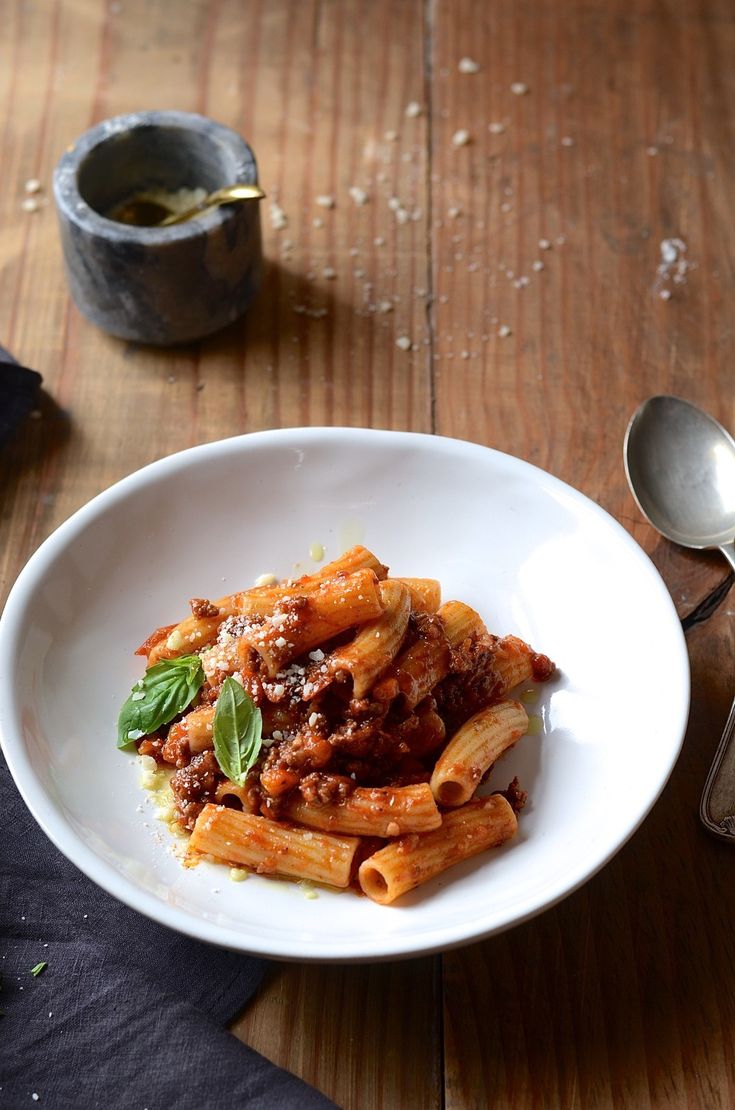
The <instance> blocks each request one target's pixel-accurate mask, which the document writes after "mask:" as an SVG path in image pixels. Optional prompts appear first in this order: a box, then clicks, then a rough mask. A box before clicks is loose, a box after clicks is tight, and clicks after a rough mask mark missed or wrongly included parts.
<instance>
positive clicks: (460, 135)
mask: <svg viewBox="0 0 735 1110" xmlns="http://www.w3.org/2000/svg"><path fill="white" fill-rule="evenodd" d="M469 141H470V133H469V131H467V130H466V129H465V128H464V127H461V128H460V129H459V131H455V132H454V134H453V135H452V146H467V144H468V143H469Z"/></svg>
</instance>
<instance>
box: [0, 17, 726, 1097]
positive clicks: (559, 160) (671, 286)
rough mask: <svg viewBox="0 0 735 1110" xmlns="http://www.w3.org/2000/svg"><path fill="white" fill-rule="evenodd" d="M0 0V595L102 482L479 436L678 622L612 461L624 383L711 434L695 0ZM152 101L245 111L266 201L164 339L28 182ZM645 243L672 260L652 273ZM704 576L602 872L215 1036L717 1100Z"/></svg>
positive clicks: (370, 1079) (342, 972) (584, 1086)
mask: <svg viewBox="0 0 735 1110" xmlns="http://www.w3.org/2000/svg"><path fill="white" fill-rule="evenodd" d="M0 17H1V20H2V27H3V32H2V35H1V36H0V120H1V121H2V122H1V123H0V164H1V165H2V170H3V173H2V189H1V191H0V340H2V342H3V343H5V344H6V345H7V346H9V347H10V348H11V349H12V350H13V351H14V352H15V354H16V355H17V356H18V357H19V359H21V361H23V362H24V363H26V364H27V365H30V366H34V367H36V368H38V369H39V370H40V371H41V372H42V373H43V375H44V381H45V391H46V392H45V395H44V397H43V400H42V403H41V406H40V409H39V413H37V414H36V416H37V418H36V419H34V420H31V421H30V422H29V423H28V425H27V426H26V427H25V428H24V429H23V431H22V432H21V433H20V434H19V435H18V436H17V437H16V439H15V441H14V442H13V443H12V445H10V446H9V447H7V448H6V449H5V450H4V451H3V452H2V454H1V455H0V463H1V465H2V479H1V481H2V485H1V487H0V488H1V489H2V493H3V506H2V522H1V525H0V527H1V529H2V548H1V550H2V586H3V589H4V590H5V591H7V589H8V588H9V587H10V585H11V583H12V581H13V580H14V578H15V576H16V574H17V572H18V571H19V570H20V568H21V566H22V565H23V563H24V562H25V560H26V559H27V558H28V556H29V555H30V554H31V553H32V551H33V550H34V549H35V548H36V547H37V546H38V544H39V543H40V542H41V541H42V540H43V539H44V538H45V536H47V535H48V534H49V532H51V531H52V529H53V528H55V527H56V526H57V525H58V524H59V523H61V521H63V520H64V519H65V518H66V517H68V516H69V514H70V513H72V512H73V511H74V510H75V509H77V508H78V507H79V506H80V505H82V504H83V503H84V502H86V501H87V500H88V499H89V498H91V497H92V496H93V495H94V494H96V493H97V492H98V491H99V490H101V489H103V488H105V487H106V486H108V485H109V484H110V483H112V482H114V481H116V480H117V479H118V478H121V477H122V476H123V475H125V474H128V473H129V472H131V471H132V470H135V469H136V468H138V467H140V466H142V465H143V464H145V463H148V462H149V461H151V460H152V459H155V458H158V457H160V456H162V455H166V454H168V453H170V452H173V451H177V450H179V449H180V448H184V447H188V446H190V445H191V444H196V443H202V442H205V441H208V440H213V439H217V438H220V437H223V436H228V435H232V434H234V433H239V432H247V431H253V430H256V429H260V428H272V427H279V426H287V425H300V424H348V425H356V426H375V427H387V428H402V429H413V430H417V431H425V432H427V431H434V432H437V433H440V434H443V435H452V436H457V437H459V438H463V439H470V440H474V441H476V442H478V443H483V444H489V445H492V446H493V447H496V448H499V449H501V450H503V451H508V452H510V453H512V454H514V455H517V456H519V457H521V458H524V459H528V460H530V461H532V462H534V463H537V464H538V465H540V466H542V467H544V468H546V469H548V470H550V471H551V472H552V473H554V474H556V475H557V476H558V477H560V478H562V479H564V480H566V481H568V482H570V483H572V484H573V485H575V486H576V487H578V488H579V489H581V490H582V491H583V492H584V493H586V494H587V495H589V496H590V497H591V498H593V499H594V500H596V501H598V502H599V503H600V504H602V505H603V506H604V507H605V508H606V509H607V510H608V511H609V512H611V513H612V514H613V515H614V516H616V517H617V518H618V519H619V520H620V521H622V523H623V524H624V525H625V526H626V527H627V528H628V529H629V530H630V532H631V533H632V534H633V535H634V536H635V538H636V539H637V540H638V541H639V542H640V543H641V544H642V545H643V547H644V548H645V549H646V550H647V551H648V552H649V553H650V554H651V556H652V557H653V559H654V561H655V562H656V564H657V566H658V567H659V569H660V571H661V573H662V575H663V577H664V579H665V581H666V582H667V584H668V586H669V588H670V590H671V592H672V594H673V597H674V599H675V602H676V604H677V606H678V608H679V610H680V612H681V614H682V615H684V614H687V613H690V612H692V611H693V610H695V609H696V608H697V606H698V605H700V603H702V602H703V601H704V600H705V599H707V598H708V597H710V595H711V594H712V592H713V591H714V590H716V589H717V587H718V586H720V585H721V584H722V583H723V582H727V584H729V581H727V570H726V567H725V565H724V562H723V560H721V559H720V558H719V557H716V556H711V557H708V556H693V555H692V556H690V555H687V554H686V553H684V552H683V551H680V550H674V549H673V547H671V546H670V545H669V544H667V543H665V542H664V541H662V540H660V539H658V537H657V536H656V535H655V534H654V533H653V531H652V529H650V528H649V527H648V526H647V525H646V524H644V523H643V521H642V520H641V517H640V514H639V512H638V511H637V509H636V507H635V505H634V503H633V501H632V499H631V497H630V495H629V493H628V491H627V487H626V483H625V478H624V474H623V468H622V459H621V441H622V436H623V432H624V430H625V425H626V421H627V419H628V417H629V415H630V413H631V412H632V411H633V410H634V408H635V407H636V406H637V405H638V404H639V403H640V402H641V401H642V400H643V399H644V398H646V397H647V396H649V395H651V394H655V393H662V392H666V393H675V394H679V395H681V396H684V397H687V398H689V399H691V400H692V401H694V402H696V403H698V404H700V405H702V406H703V407H705V408H707V409H708V410H710V411H711V412H712V413H713V414H714V415H715V416H717V417H718V418H719V419H720V420H721V421H722V422H723V423H725V424H726V425H728V426H729V427H730V428H733V427H735V396H734V393H733V371H732V364H733V363H732V358H733V352H732V343H733V320H734V317H733V311H732V299H733V287H734V284H735V275H734V273H733V259H734V258H735V231H734V228H735V221H734V220H733V208H732V182H733V174H734V173H735V141H734V139H733V129H734V128H735V112H734V110H733V109H734V107H735V67H734V66H733V64H732V60H733V57H735V9H733V6H732V4H731V3H729V2H728V0H668V2H666V0H607V2H605V0H587V2H584V3H583V2H581V0H568V2H561V0H558V2H557V3H554V0H536V2H533V0H487V2H484V3H483V2H482V0H474V2H473V0H452V2H450V0H437V2H431V0H429V2H426V3H425V2H423V0H399V2H395V0H394V2H390V0H371V2H369V3H368V2H367V0H342V2H337V0H331V2H327V0H323V2H321V3H320V2H317V0H290V2H289V0H250V2H243V0H211V2H207V0H189V2H184V0H179V2H177V0H121V2H107V3H104V2H102V0H48V2H42V0H39V2H37V3H33V4H28V3H24V2H21V0H2V3H0ZM465 57H469V58H471V59H473V60H474V61H476V62H477V63H478V64H479V71H478V72H473V73H470V72H462V71H461V67H460V66H459V62H460V59H462V58H465ZM464 68H472V67H464ZM518 83H521V84H520V85H519V84H518ZM514 88H515V91H514ZM412 102H415V104H416V105H417V106H418V108H417V109H409V108H408V105H409V104H411V103H412ZM154 107H161V108H163V107H176V108H180V109H187V110H196V111H200V112H204V113H206V114H208V115H211V116H213V117H215V118H217V119H219V120H221V121H222V122H224V123H226V124H229V125H231V126H233V127H234V128H236V129H237V130H238V131H240V132H241V133H242V134H243V135H244V136H246V137H247V138H248V139H249V141H250V142H251V143H252V144H253V146H254V148H255V150H256V152H257V155H258V160H259V164H260V172H261V181H262V183H263V184H264V186H265V188H266V190H267V191H268V193H269V196H270V198H272V199H274V200H277V201H278V203H279V204H280V205H281V207H282V208H283V210H284V212H285V213H286V215H287V219H288V226H287V227H285V228H282V229H281V230H276V229H274V228H272V227H271V226H270V223H269V220H268V219H267V218H266V220H265V225H266V230H265V242H266V250H267V255H268V258H269V260H270V266H269V270H268V276H267V280H266V284H265V289H264V291H263V294H262V296H261V298H260V300H259V302H258V304H257V306H256V307H254V308H253V310H252V311H251V312H250V314H249V315H248V316H247V318H246V319H245V320H243V321H242V322H241V323H238V324H236V325H235V326H233V327H231V328H230V329H229V330H227V331H226V332H224V333H222V334H220V335H217V336H215V337H214V338H213V339H210V340H208V341H206V342H203V343H201V344H200V345H198V346H193V347H188V348H185V349H180V350H170V351H158V350H153V349H144V348H139V347H136V346H134V345H133V344H125V343H121V342H118V341H116V340H114V339H111V338H109V337H107V336H105V335H103V334H101V333H99V332H98V331H96V330H95V329H94V328H93V327H92V326H91V325H90V324H88V323H87V322H86V321H85V320H84V319H82V318H81V317H80V316H79V314H78V313H77V311H76V309H75V308H74V307H73V306H72V305H71V304H70V302H69V298H68V295H67V292H66V288H65V284H64V280H63V277H62V271H61V262H60V252H59V245H58V241H57V234H56V227H55V220H54V214H53V206H52V204H51V202H50V199H49V198H50V182H51V174H52V169H53V166H54V163H55V162H56V160H57V158H58V156H59V155H60V153H61V152H62V151H63V150H64V148H65V147H66V145H67V144H68V143H70V142H71V141H72V140H73V139H74V138H75V137H76V136H77V135H78V134H79V133H81V132H82V131H84V130H85V129H86V128H87V127H88V126H90V125H91V124H92V123H95V122H96V121H98V120H100V119H102V118H104V117H106V116H110V115H115V114H117V113H119V112H123V111H129V110H132V109H142V108H154ZM414 113H415V114H414ZM462 131H465V132H466V137H467V140H468V141H467V142H462V141H461V140H462V138H463V136H462V135H461V134H458V132H462ZM33 177H38V178H39V179H40V181H41V182H42V185H43V190H42V192H41V193H40V194H38V197H39V198H40V200H41V202H42V203H41V205H40V207H39V209H38V211H36V212H29V211H26V210H25V209H24V208H23V206H22V202H23V200H24V198H25V197H26V194H25V193H24V183H25V182H26V180H27V179H29V178H33ZM351 187H358V188H359V189H362V190H364V191H365V193H366V201H365V203H364V204H359V203H357V202H356V200H355V199H354V198H355V196H356V197H357V198H358V199H362V198H361V197H360V195H359V194H354V195H351V194H350V191H349V190H350V188H351ZM320 195H321V196H326V195H331V196H333V197H334V198H335V201H336V206H335V207H334V208H324V207H320V206H319V205H318V203H317V201H316V198H317V197H318V196H320ZM392 198H396V199H395V200H393V199H392ZM46 202H48V203H46ZM266 211H267V210H266ZM669 239H681V240H682V241H683V242H684V243H685V244H686V253H685V254H683V255H682V254H681V253H680V258H682V257H683V258H684V259H685V260H686V266H680V265H679V263H678V262H677V263H672V264H671V265H669V272H668V274H666V275H661V274H659V273H658V267H659V265H660V264H661V261H662V255H661V249H660V244H661V243H662V241H663V240H669ZM542 241H546V243H542ZM546 244H548V248H547V249H543V248H544V246H546ZM679 249H680V251H681V249H682V248H679ZM542 267H543V268H542ZM677 270H678V271H679V272H677ZM675 275H676V276H678V277H680V278H682V279H683V280H681V281H679V282H676V281H674V280H673V278H674V276H675ZM665 291H670V293H671V296H670V298H669V299H665V295H666V292H665ZM322 310H324V311H323V312H322ZM401 337H406V338H407V339H408V340H410V342H411V349H410V350H403V349H401V347H400V346H398V345H397V340H398V339H399V338H401ZM604 588H605V583H604V582H600V589H601V590H604ZM721 594H722V596H721V598H720V604H719V606H715V607H714V609H713V611H712V612H711V614H710V615H709V616H708V617H707V618H706V619H704V620H703V621H701V622H700V623H698V624H696V625H695V626H694V627H693V628H692V629H691V631H690V633H689V635H688V641H689V650H690V655H691V665H692V677H693V702H692V712H691V723H690V727H689V731H688V734H687V737H686V741H685V744H684V749H683V752H682V755H681V758H680V760H679V762H678V765H677V767H676V770H675V771H674V774H673V776H672V778H671V780H670V782H669V784H668V786H667V787H666V790H665V791H664V794H663V796H662V797H661V799H660V801H659V802H658V803H657V805H656V806H655V808H654V810H653V812H652V814H651V815H650V817H649V818H648V819H647V821H646V822H645V823H644V825H643V827H642V828H641V829H640V831H639V832H638V833H637V834H636V835H635V836H634V837H633V839H632V840H631V841H630V842H629V843H628V844H627V845H626V847H625V848H624V849H623V850H622V851H621V852H620V853H619V855H618V856H617V857H616V859H615V860H614V861H613V862H612V863H611V864H610V865H609V866H608V867H607V868H605V870H604V871H603V872H602V873H601V874H599V875H598V876H597V877H596V878H594V879H593V880H592V881H591V882H589V883H588V884H587V885H586V886H585V887H584V888H583V889H582V890H580V891H578V892H577V893H576V894H574V895H573V896H572V897H570V898H568V899H567V900H566V901H565V902H564V903H562V904H561V905H560V906H558V907H557V908H556V909H554V910H551V911H549V912H547V913H545V914H543V915H542V916H541V917H539V918H538V919H537V920H535V921H531V922H529V923H528V924H525V925H523V926H521V927H520V928H517V929H514V930H512V931H511V932H508V933H506V934H505V935H502V936H498V937H495V938H493V939H491V940H488V941H485V942H483V943H480V944H475V945H473V946H471V947H468V948H464V949H462V950H459V951H455V952H451V953H448V954H446V955H445V956H443V957H433V958H427V959H419V960H416V961H405V962H398V963H392V964H387V965H381V966H366V967H339V966H332V967H319V966H307V967H299V966H291V965H282V966H276V967H274V969H273V971H272V972H271V974H270V975H269V976H268V979H267V981H266V983H265V985H264V986H263V988H262V990H261V991H260V993H259V995H258V996H257V998H256V999H255V1001H254V1002H253V1003H252V1004H251V1005H250V1006H249V1007H248V1008H247V1010H246V1012H245V1013H244V1014H243V1015H242V1017H241V1018H240V1019H239V1020H238V1022H237V1023H236V1025H235V1032H236V1033H237V1035H238V1036H240V1037H242V1038H243V1039H244V1040H245V1041H247V1042H248V1043H249V1044H251V1045H253V1046H254V1047H255V1048H257V1049H259V1050H260V1051H262V1052H264V1053H265V1054H266V1055H267V1056H269V1057H270V1058H271V1059H273V1060H276V1061H278V1062H279V1063H280V1064H283V1065H284V1066H285V1067H287V1068H290V1069H292V1070H293V1071H295V1072H296V1073H298V1074H299V1075H301V1076H303V1077H305V1078H306V1079H307V1080H309V1081H310V1082H311V1083H313V1084H315V1085H316V1086H317V1087H319V1088H320V1089H321V1090H322V1091H324V1092H326V1093H327V1094H329V1095H330V1096H331V1097H332V1098H334V1099H335V1101H336V1102H337V1103H339V1104H340V1105H341V1106H344V1107H350V1108H359V1110H371V1108H373V1107H385V1108H388V1110H392V1108H395V1107H421V1108H424V1107H426V1108H433V1107H439V1106H444V1105H446V1106H447V1107H452V1108H460V1107H461V1108H464V1107H503V1108H504V1107H514V1108H521V1107H523V1108H526V1107H556V1106H558V1107H580V1108H582V1110H589V1108H592V1107H613V1106H614V1107H629V1108H631V1110H641V1108H644V1107H649V1106H651V1107H677V1108H678V1107H682V1108H683V1107H687V1108H689V1110H692V1108H695V1107H702V1108H706V1110H712V1108H717V1107H723V1108H724V1107H729V1106H732V1105H734V1104H735V1067H734V1065H733V1061H734V1060H735V928H734V927H733V921H735V883H733V882H732V872H730V871H728V870H727V869H728V867H732V866H733V865H734V864H735V858H734V857H733V853H732V851H731V850H730V849H729V848H728V847H727V846H723V845H721V844H719V843H717V842H715V841H713V840H711V839H708V837H707V836H706V835H705V833H704V832H703V831H702V830H701V829H700V827H699V824H698V821H697V806H698V797H699V793H700V789H701V786H702V783H703V780H704V777H705V774H706V770H707V767H708V764H709V761H710V759H711V756H712V753H713V751H714V748H715V745H716V742H717V739H718V737H719V733H720V730H721V728H722V725H723V723H724V720H725V717H726V715H727V710H728V707H729V699H730V695H731V693H732V690H733V684H734V677H735V676H734V674H733V671H734V670H735V668H734V667H733V648H734V647H735V640H734V638H733V621H732V616H733V614H732V609H731V608H730V607H728V605H729V603H728V600H727V597H726V593H725V591H724V590H723V591H721ZM584 603H585V604H587V605H589V604H594V598H586V599H585V600H584ZM614 681H615V679H614V675H612V676H611V686H612V696H619V697H625V691H624V690H621V691H619V692H617V691H615V689H614ZM642 681H644V676H642ZM652 696H653V697H659V698H662V699H663V698H665V697H666V690H654V691H652ZM634 773H635V769H634V768H631V774H634Z"/></svg>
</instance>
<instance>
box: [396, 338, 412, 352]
mask: <svg viewBox="0 0 735 1110" xmlns="http://www.w3.org/2000/svg"><path fill="white" fill-rule="evenodd" d="M396 347H400V348H401V350H402V351H410V350H411V347H412V343H411V340H410V339H409V337H408V336H407V335H399V336H398V339H396Z"/></svg>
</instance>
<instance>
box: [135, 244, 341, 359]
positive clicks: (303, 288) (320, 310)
mask: <svg viewBox="0 0 735 1110" xmlns="http://www.w3.org/2000/svg"><path fill="white" fill-rule="evenodd" d="M340 303H341V302H340V300H339V298H337V297H336V296H335V295H334V292H333V290H332V289H331V288H329V287H328V286H325V283H324V282H316V281H309V280H307V278H306V277H305V276H304V275H303V274H298V273H294V272H293V271H291V270H289V269H287V268H286V267H285V266H284V265H282V264H281V263H280V262H277V261H274V260H266V262H265V270H264V275H263V285H262V288H261V290H260V293H259V294H258V296H257V297H256V298H255V300H254V301H253V303H252V304H251V305H250V307H249V308H248V310H247V311H246V312H245V314H244V315H243V316H242V317H241V318H240V319H239V320H236V321H235V322H234V323H232V324H230V325H229V326H228V327H226V328H223V329H222V330H221V331H218V332H216V333H215V334H214V335H211V336H207V337H206V338H205V339H202V340H200V341H198V342H196V343H187V344H182V345H180V346H177V347H151V346H147V345H145V344H138V343H126V344H125V349H124V352H123V354H124V357H126V358H134V357H135V356H136V355H138V354H141V353H145V354H147V355H148V356H154V357H155V365H156V367H157V368H158V367H160V365H161V361H163V362H164V363H165V362H166V361H177V362H179V361H180V360H181V359H182V358H186V357H187V356H189V357H191V358H192V359H199V360H204V359H206V358H207V356H209V355H217V356H218V357H225V358H226V357H227V356H230V357H232V356H240V357H242V356H244V355H245V354H246V353H252V352H254V351H257V350H258V349H259V348H264V347H266V348H267V347H270V348H272V347H273V346H274V344H276V343H277V342H297V341H303V340H304V339H305V338H306V336H307V334H308V333H309V332H310V331H311V329H312V328H314V327H317V326H322V327H323V326H324V323H325V322H328V321H329V320H330V319H333V318H334V316H335V315H336V314H337V312H338V311H339V308H340Z"/></svg>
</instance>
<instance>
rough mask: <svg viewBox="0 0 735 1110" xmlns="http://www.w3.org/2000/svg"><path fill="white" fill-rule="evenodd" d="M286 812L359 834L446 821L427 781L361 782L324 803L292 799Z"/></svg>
mask: <svg viewBox="0 0 735 1110" xmlns="http://www.w3.org/2000/svg"><path fill="white" fill-rule="evenodd" d="M286 814H287V816H288V817H289V818H290V819H291V820H293V821H298V822H299V823H300V824H302V825H308V826H309V828H312V829H325V830H326V831H329V832H338V833H351V834H353V835H355V836H400V835H401V834H403V833H414V832H415V833H419V832H429V831H430V830H431V829H437V828H438V827H439V826H440V825H441V823H442V819H441V814H440V813H439V810H438V809H437V808H436V802H435V801H434V797H433V795H432V793H431V789H430V787H429V784H428V783H426V782H422V783H418V784H417V785H415V786H377V787H367V786H365V787H363V786H358V787H357V789H356V790H355V791H353V793H352V794H350V796H349V798H346V799H345V801H343V802H333V803H325V804H323V805H314V804H311V803H309V802H305V801H303V800H302V799H301V798H298V799H297V800H295V801H292V802H289V803H288V805H287V807H286Z"/></svg>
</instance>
